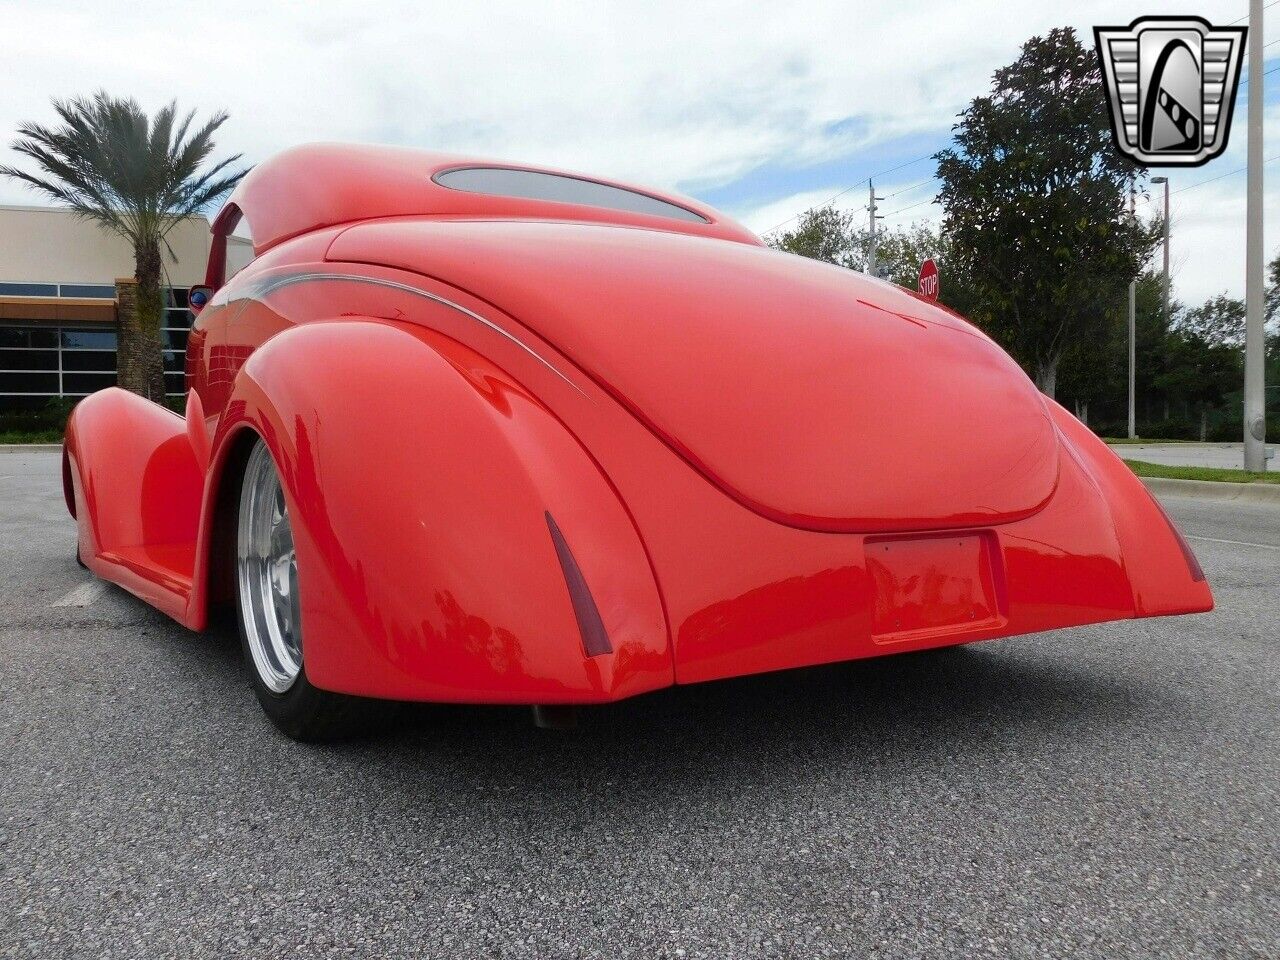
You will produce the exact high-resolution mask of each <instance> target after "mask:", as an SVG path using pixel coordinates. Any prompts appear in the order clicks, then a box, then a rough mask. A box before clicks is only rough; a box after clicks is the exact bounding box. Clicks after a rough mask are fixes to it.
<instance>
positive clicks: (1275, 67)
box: [1240, 64, 1280, 87]
mask: <svg viewBox="0 0 1280 960" xmlns="http://www.w3.org/2000/svg"><path fill="white" fill-rule="evenodd" d="M1277 70H1280V64H1276V65H1275V66H1274V67H1272V68H1271V69H1270V70H1264V71H1263V72H1262V75H1263V76H1264V77H1265V76H1267V75H1268V74H1272V73H1275V72H1276V71H1277ZM1252 79H1253V78H1252V77H1245V78H1243V79H1242V80H1241V81H1240V86H1242V87H1243V86H1244V85H1245V84H1246V83H1248V82H1249V81H1250V80H1252Z"/></svg>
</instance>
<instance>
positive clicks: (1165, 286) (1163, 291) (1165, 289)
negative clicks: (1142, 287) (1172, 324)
mask: <svg viewBox="0 0 1280 960" xmlns="http://www.w3.org/2000/svg"><path fill="white" fill-rule="evenodd" d="M1151 182H1152V183H1157V184H1161V183H1162V184H1164V282H1163V283H1162V284H1161V285H1160V300H1161V304H1162V309H1163V311H1164V322H1165V323H1168V322H1169V178H1168V177H1152V178H1151Z"/></svg>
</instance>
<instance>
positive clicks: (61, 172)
mask: <svg viewBox="0 0 1280 960" xmlns="http://www.w3.org/2000/svg"><path fill="white" fill-rule="evenodd" d="M53 110H54V113H55V114H56V115H57V117H58V120H59V121H60V123H59V124H58V125H56V126H46V125H43V124H37V123H28V124H23V125H22V126H20V127H19V128H18V138H17V139H16V140H14V141H13V144H12V147H13V149H14V150H15V151H16V152H17V153H19V154H21V155H23V156H25V157H27V158H28V159H29V160H31V161H32V162H33V164H34V166H35V168H36V170H35V172H32V171H27V170H23V169H19V168H17V167H13V166H0V176H8V177H13V178H14V179H16V180H19V181H20V182H22V183H24V184H25V185H27V186H28V187H30V188H31V189H33V190H36V191H38V192H40V193H43V194H44V195H45V196H46V197H48V198H49V199H51V200H53V201H54V202H55V203H58V204H62V205H64V206H67V207H69V208H70V209H72V210H73V211H75V212H76V213H77V214H78V215H80V216H82V217H85V218H88V219H91V220H96V221H98V222H99V223H102V224H103V225H105V226H106V227H108V228H109V229H111V230H113V231H115V232H116V233H118V234H120V235H121V236H123V237H125V238H126V239H127V240H129V241H130V243H132V244H133V245H134V246H135V247H158V245H159V244H160V242H161V241H162V240H163V239H164V237H165V235H166V234H168V233H169V231H170V230H171V229H172V228H173V226H174V225H175V224H176V223H178V222H179V221H181V220H182V219H184V218H185V217H189V216H191V215H192V214H195V213H199V212H200V211H202V210H204V209H205V208H207V207H208V206H209V205H211V204H212V203H214V202H215V201H216V200H218V199H219V198H220V197H222V196H223V195H225V194H226V193H227V192H228V191H230V190H231V189H233V188H234V187H235V185H236V184H237V183H239V181H240V179H241V178H242V177H243V176H244V174H245V173H246V172H247V170H244V169H232V166H233V165H234V164H236V163H237V162H238V161H239V159H240V155H239V154H236V155H235V156H232V157H229V158H227V159H226V160H222V161H219V162H217V163H214V164H212V165H207V164H208V161H209V158H210V156H211V155H212V153H213V150H214V134H215V133H216V131H217V130H218V129H219V128H220V127H221V126H222V124H223V123H224V122H226V119H227V114H226V112H225V111H218V112H216V113H214V114H213V115H212V116H211V117H209V118H208V119H207V120H206V121H205V122H204V123H203V124H201V125H200V126H199V127H198V128H196V129H194V130H193V124H194V123H195V111H194V110H193V111H190V112H188V113H186V114H185V115H181V114H179V113H178V108H177V104H176V103H172V102H171V103H168V104H166V105H165V106H163V107H161V108H160V109H159V110H157V111H156V112H155V114H154V115H153V116H151V117H148V116H147V114H146V113H145V112H144V111H143V109H142V108H141V107H140V106H139V105H138V103H137V101H136V100H133V99H132V98H120V97H111V96H109V95H108V94H107V93H106V92H105V91H101V90H100V91H98V92H96V93H94V94H93V95H92V96H90V97H75V98H71V99H69V100H54V101H53Z"/></svg>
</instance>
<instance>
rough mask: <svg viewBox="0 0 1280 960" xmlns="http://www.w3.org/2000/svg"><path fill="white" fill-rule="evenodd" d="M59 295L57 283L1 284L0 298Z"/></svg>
mask: <svg viewBox="0 0 1280 960" xmlns="http://www.w3.org/2000/svg"><path fill="white" fill-rule="evenodd" d="M57 295H58V285H57V284H56V283H0V296H4V297H56V296H57ZM113 296H114V294H113Z"/></svg>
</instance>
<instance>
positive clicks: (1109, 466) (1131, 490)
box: [1048, 401, 1213, 617]
mask: <svg viewBox="0 0 1280 960" xmlns="http://www.w3.org/2000/svg"><path fill="white" fill-rule="evenodd" d="M1048 406H1049V410H1050V413H1051V415H1052V416H1053V418H1054V422H1055V423H1056V424H1057V426H1058V430H1059V431H1060V432H1061V434H1062V436H1063V438H1064V440H1065V441H1066V444H1067V445H1068V446H1069V448H1070V449H1071V451H1073V452H1074V453H1075V454H1076V457H1077V459H1078V462H1079V463H1080V466H1081V468H1082V469H1083V470H1084V471H1085V473H1086V474H1087V475H1088V476H1089V477H1090V478H1091V479H1092V480H1093V482H1094V483H1095V484H1097V486H1098V489H1099V491H1100V492H1101V493H1102V496H1103V498H1104V499H1105V500H1106V503H1107V507H1108V509H1109V510H1110V512H1111V519H1112V522H1113V523H1114V525H1115V531H1116V539H1117V540H1118V541H1119V544H1120V551H1121V556H1122V560H1123V563H1124V570H1125V574H1126V575H1127V576H1128V578H1129V582H1130V584H1131V585H1132V588H1133V600H1134V605H1135V607H1136V609H1137V615H1138V616H1141V617H1154V616H1163V615H1166V614H1178V613H1197V612H1202V611H1205V610H1212V609H1213V595H1212V593H1211V591H1210V589H1209V584H1208V582H1207V581H1206V580H1205V577H1204V573H1203V571H1201V569H1200V564H1199V562H1198V561H1197V560H1196V558H1195V554H1194V553H1193V552H1192V551H1191V547H1190V545H1189V544H1188V543H1187V541H1186V539H1185V538H1184V537H1183V535H1182V533H1181V532H1180V531H1179V530H1178V528H1177V527H1176V526H1174V523H1173V521H1172V520H1170V519H1169V516H1168V514H1166V513H1165V511H1164V508H1163V507H1161V506H1160V504H1159V502H1158V501H1157V500H1156V499H1155V497H1154V496H1152V494H1151V492H1150V491H1149V490H1148V489H1147V488H1146V485H1145V484H1144V483H1143V482H1142V481H1141V480H1140V479H1138V477H1137V476H1136V475H1135V474H1134V472H1133V471H1132V470H1130V469H1129V467H1128V466H1127V465H1126V464H1125V462H1124V461H1123V460H1121V459H1120V458H1119V457H1117V456H1116V455H1115V453H1113V452H1112V450H1111V448H1110V447H1108V446H1107V445H1106V444H1105V443H1103V442H1102V440H1101V439H1100V438H1099V437H1098V436H1097V435H1096V434H1095V433H1094V432H1093V431H1092V430H1090V429H1089V428H1088V427H1086V426H1085V425H1084V424H1082V423H1081V422H1080V421H1079V420H1077V419H1076V418H1075V417H1074V416H1072V415H1071V413H1070V412H1068V411H1067V410H1066V409H1064V408H1063V407H1062V406H1061V405H1059V404H1057V403H1054V402H1052V401H1050V402H1049V403H1048Z"/></svg>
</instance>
